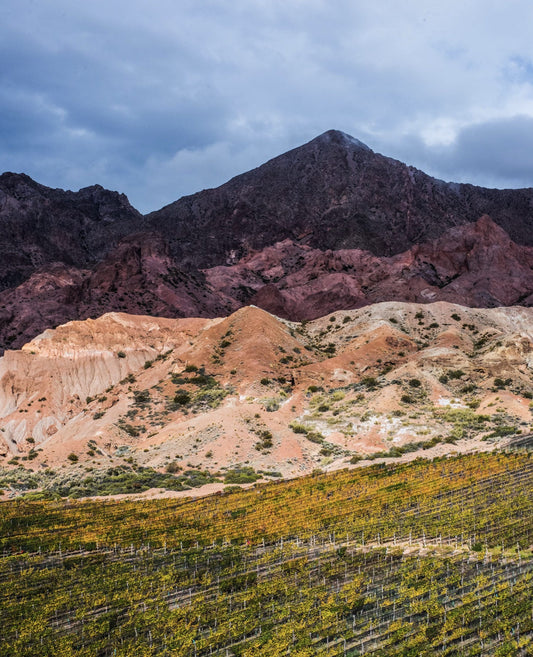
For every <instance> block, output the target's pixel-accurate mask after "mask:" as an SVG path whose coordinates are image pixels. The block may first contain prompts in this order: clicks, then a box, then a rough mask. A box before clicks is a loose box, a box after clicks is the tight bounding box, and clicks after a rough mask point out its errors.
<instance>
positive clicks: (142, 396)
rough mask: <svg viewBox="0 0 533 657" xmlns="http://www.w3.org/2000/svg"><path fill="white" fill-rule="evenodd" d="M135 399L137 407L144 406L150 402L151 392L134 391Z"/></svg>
mask: <svg viewBox="0 0 533 657" xmlns="http://www.w3.org/2000/svg"><path fill="white" fill-rule="evenodd" d="M133 399H134V401H135V404H137V406H144V405H145V404H147V403H148V402H149V401H150V391H149V390H134V392H133Z"/></svg>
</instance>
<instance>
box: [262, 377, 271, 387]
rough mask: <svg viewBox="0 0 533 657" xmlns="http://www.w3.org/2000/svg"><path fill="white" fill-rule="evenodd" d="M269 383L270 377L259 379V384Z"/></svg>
mask: <svg viewBox="0 0 533 657" xmlns="http://www.w3.org/2000/svg"><path fill="white" fill-rule="evenodd" d="M269 383H270V379H267V378H266V376H265V377H263V378H262V379H261V385H262V386H267V385H268V384H269Z"/></svg>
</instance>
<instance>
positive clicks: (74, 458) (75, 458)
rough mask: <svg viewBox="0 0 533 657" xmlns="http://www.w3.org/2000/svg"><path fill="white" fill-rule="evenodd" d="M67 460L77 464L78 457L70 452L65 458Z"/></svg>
mask: <svg viewBox="0 0 533 657" xmlns="http://www.w3.org/2000/svg"><path fill="white" fill-rule="evenodd" d="M67 459H68V460H69V461H70V462H71V463H77V462H78V460H79V459H78V455H77V454H74V452H70V454H69V455H68V456H67Z"/></svg>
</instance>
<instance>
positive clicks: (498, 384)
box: [494, 377, 513, 388]
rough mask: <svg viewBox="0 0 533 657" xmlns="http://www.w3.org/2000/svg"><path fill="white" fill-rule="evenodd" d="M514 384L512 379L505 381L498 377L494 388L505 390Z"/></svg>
mask: <svg viewBox="0 0 533 657" xmlns="http://www.w3.org/2000/svg"><path fill="white" fill-rule="evenodd" d="M512 382H513V380H512V379H505V380H504V379H500V377H496V378H495V379H494V387H495V388H505V387H506V386H508V385H511V383H512Z"/></svg>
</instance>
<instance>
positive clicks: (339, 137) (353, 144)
mask: <svg viewBox="0 0 533 657" xmlns="http://www.w3.org/2000/svg"><path fill="white" fill-rule="evenodd" d="M313 142H315V143H317V144H320V145H325V146H328V145H335V146H340V147H342V148H345V149H348V150H364V151H368V152H370V153H372V152H373V151H372V149H371V148H370V147H368V146H367V145H366V144H364V143H363V142H362V141H359V139H356V138H355V137H352V136H351V135H348V134H346V133H345V132H342V131H341V130H326V132H323V133H322V134H321V135H319V136H318V137H315V139H313V140H312V141H311V142H310V143H311V144H312V143H313Z"/></svg>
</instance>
